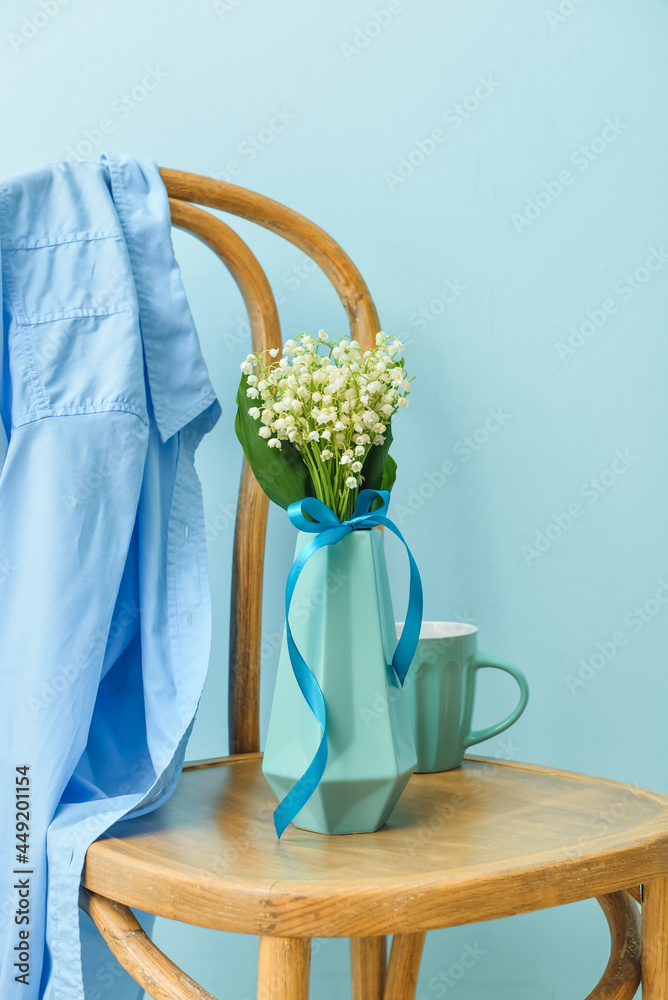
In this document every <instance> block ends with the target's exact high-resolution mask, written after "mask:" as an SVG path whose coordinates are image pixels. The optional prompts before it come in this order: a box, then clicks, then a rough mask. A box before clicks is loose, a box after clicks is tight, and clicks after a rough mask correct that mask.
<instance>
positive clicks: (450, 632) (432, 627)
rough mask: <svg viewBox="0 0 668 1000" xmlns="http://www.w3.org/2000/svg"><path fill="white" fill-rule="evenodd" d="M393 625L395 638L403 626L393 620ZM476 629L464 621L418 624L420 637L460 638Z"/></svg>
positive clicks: (476, 628)
mask: <svg viewBox="0 0 668 1000" xmlns="http://www.w3.org/2000/svg"><path fill="white" fill-rule="evenodd" d="M394 627H395V629H396V632H397V638H399V636H400V634H401V630H402V628H403V627H404V623H403V622H395V623H394ZM477 631H478V627H477V626H476V625H469V624H467V623H466V622H424V621H423V622H422V625H421V626H420V639H460V638H462V637H463V636H467V635H475V634H476V632H477Z"/></svg>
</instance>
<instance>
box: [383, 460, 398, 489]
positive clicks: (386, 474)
mask: <svg viewBox="0 0 668 1000" xmlns="http://www.w3.org/2000/svg"><path fill="white" fill-rule="evenodd" d="M396 478H397V463H396V462H395V461H394V459H393V458H392V456H391V455H388V456H387V458H386V459H385V468H384V469H383V482H382V485H381V487H380V488H381V490H391V489H392V487H393V486H394V480H395V479H396Z"/></svg>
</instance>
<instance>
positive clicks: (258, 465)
mask: <svg viewBox="0 0 668 1000" xmlns="http://www.w3.org/2000/svg"><path fill="white" fill-rule="evenodd" d="M247 389H248V378H247V376H246V375H242V376H241V382H240V383H239V390H238V392H237V415H236V419H235V421H234V429H235V431H236V434H237V437H238V438H239V442H240V444H241V447H242V448H243V450H244V455H245V456H246V458H247V459H248V463H249V465H250V467H251V469H252V470H253V475H254V476H255V478H256V479H257V481H258V483H259V484H260V487H261V488H262V490H263V492H264V493H266V494H267V496H268V497H269V499H270V500H272V501H273V502H274V503H275V504H278V506H279V507H283V508H284V509H286V510H287V508H288V507H289V506H290V504H291V503H294V501H295V500H303V498H304V497H308V496H314V491H313V488H312V484H311V477H310V476H309V471H308V469H307V467H306V465H305V463H304V460H303V459H302V457H301V455H300V454H299V452H298V451H297V449H296V448H295V446H294V445H293V444H291V443H290V442H289V441H282V442H281V445H282V447H281V449H280V450H279V449H278V448H270V447H269V446H268V444H267V442H266V441H265V439H264V438H261V437H260V435H259V434H258V431H259V429H260V423H259V421H257V420H253V418H252V417H251V416H250V414H249V412H248V411H249V410H250V409H251V407H252V406H255V405H256V401H255V400H254V399H249V397H248V396H247V395H246V390H247Z"/></svg>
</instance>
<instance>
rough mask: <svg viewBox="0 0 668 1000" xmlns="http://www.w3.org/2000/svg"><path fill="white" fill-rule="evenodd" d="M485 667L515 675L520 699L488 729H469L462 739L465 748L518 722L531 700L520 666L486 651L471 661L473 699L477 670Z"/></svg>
mask: <svg viewBox="0 0 668 1000" xmlns="http://www.w3.org/2000/svg"><path fill="white" fill-rule="evenodd" d="M483 667H494V668H496V669H497V670H505V672H506V673H507V674H510V675H511V676H512V677H514V678H515V680H516V681H517V683H518V685H519V688H520V700H519V701H518V703H517V705H516V706H515V708H514V709H513V711H512V712H511V713H510V715H507V716H506V718H505V719H503V720H502V721H501V722H497V723H496V724H495V725H493V726H488V727H487V729H475V730H474V729H471V730H469V732H468V734H467V736H466V737H465V738H464V740H463V741H462V742H463V746H464V749H467V748H468V747H470V746H473V744H474V743H482V741H483V740H488V739H490V738H491V737H492V736H498V735H499V733H502V732H503V731H504V729H508V727H509V726H512V724H513V723H514V722H517V720H518V719H519V717H520V715H521V714H522V712H523V711H524V709H525V708H526V707H527V702H528V701H529V684H528V682H527V679H526V677H525V676H524V674H523V673H522V671H521V670H520V669H519V667H516V666H515V664H514V663H509V662H508V660H500V659H499V658H498V657H495V656H487V654H486V653H476V655H475V657H474V659H473V662H472V663H471V667H470V669H471V671H472V673H473V678H472V679H473V682H474V683H473V685H472V687H471V694H470V696H469V697H470V698H471V700H473V691H474V690H475V676H476V675H475V671H476V670H481V669H482V668H483Z"/></svg>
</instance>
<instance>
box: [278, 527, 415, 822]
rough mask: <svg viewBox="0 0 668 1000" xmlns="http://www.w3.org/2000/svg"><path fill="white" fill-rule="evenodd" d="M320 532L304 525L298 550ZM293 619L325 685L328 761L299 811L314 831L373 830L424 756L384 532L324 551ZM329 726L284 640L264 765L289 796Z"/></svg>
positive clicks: (297, 596) (304, 579) (311, 567)
mask: <svg viewBox="0 0 668 1000" xmlns="http://www.w3.org/2000/svg"><path fill="white" fill-rule="evenodd" d="M312 538H313V535H309V534H306V533H305V532H299V537H298V539H297V548H296V554H297V553H299V552H300V551H301V549H302V548H303V546H304V545H306V544H307V542H309V541H311V539H312ZM290 625H291V628H292V634H293V637H294V640H295V643H296V644H297V648H298V649H299V650H300V652H301V653H302V656H303V657H304V659H305V660H306V662H307V664H308V666H309V668H310V669H311V672H312V673H313V675H314V676H315V678H316V680H317V681H318V683H319V685H320V688H321V690H322V693H323V696H324V699H325V706H326V710H327V748H328V756H327V766H326V768H325V772H324V774H323V777H322V779H321V781H320V783H319V784H318V786H317V787H316V789H315V791H314V792H313V794H312V795H311V797H310V798H309V800H308V801H307V802H306V804H305V805H304V806H303V807H302V809H301V811H300V812H299V813H298V814H297V816H296V817H295V819H294V824H295V826H298V827H300V828H301V829H303V830H312V831H314V832H315V833H370V832H372V831H373V830H377V829H378V828H379V827H381V826H382V825H383V823H385V822H386V820H387V819H388V817H389V816H390V813H391V812H392V810H393V809H394V807H395V805H396V804H397V801H398V799H399V796H400V795H401V793H402V791H403V790H404V788H405V787H406V783H407V781H408V779H409V778H410V776H411V773H412V772H413V770H414V768H415V765H416V763H417V758H416V754H415V745H414V742H413V735H412V730H411V725H410V720H409V717H408V712H407V708H406V704H405V702H404V694H403V690H402V688H401V685H400V684H399V681H398V680H397V677H396V675H395V673H394V670H393V669H392V666H391V661H392V655H393V653H394V648H395V646H396V642H397V639H396V632H395V628H394V616H393V612H392V599H391V596H390V586H389V580H388V576H387V567H386V564H385V552H384V547H383V536H382V534H381V532H380V531H376V530H371V531H353V532H351V533H350V534H349V535H346V537H345V538H343V539H342V540H341V541H340V542H337V543H336V544H335V545H327V546H324V547H323V548H321V549H318V550H317V551H316V552H315V554H314V555H313V556H311V558H310V559H309V560H308V562H307V563H306V565H305V567H304V569H303V570H302V573H301V575H300V577H299V580H298V581H297V585H296V588H295V592H294V596H293V599H292V607H291V610H290ZM320 737H321V730H320V727H319V725H318V723H317V722H316V720H315V718H314V717H313V715H312V713H311V711H310V709H309V707H308V705H307V704H306V701H305V700H304V697H303V695H302V693H301V691H300V689H299V686H298V684H297V681H296V679H295V676H294V673H293V671H292V665H291V663H290V657H289V655H288V649H287V642H286V639H285V635H284V636H283V645H282V648H281V655H280V659H279V664H278V672H277V676H276V688H275V691H274V700H273V704H272V709H271V716H270V719H269V731H268V734H267V744H266V748H265V751H264V759H263V763H262V770H263V773H264V776H265V778H266V779H267V781H268V782H269V784H270V786H271V788H272V790H273V791H274V793H275V795H276V796H277V797H278V798H279V799H282V798H283V797H284V796H285V795H286V793H287V792H288V791H289V790H290V789H291V788H292V786H293V785H294V784H295V782H296V781H297V780H298V778H300V777H301V775H302V774H303V773H304V771H305V770H306V768H307V767H308V765H309V763H310V762H311V760H312V758H313V755H314V753H315V751H316V749H317V747H318V743H319V742H320Z"/></svg>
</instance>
